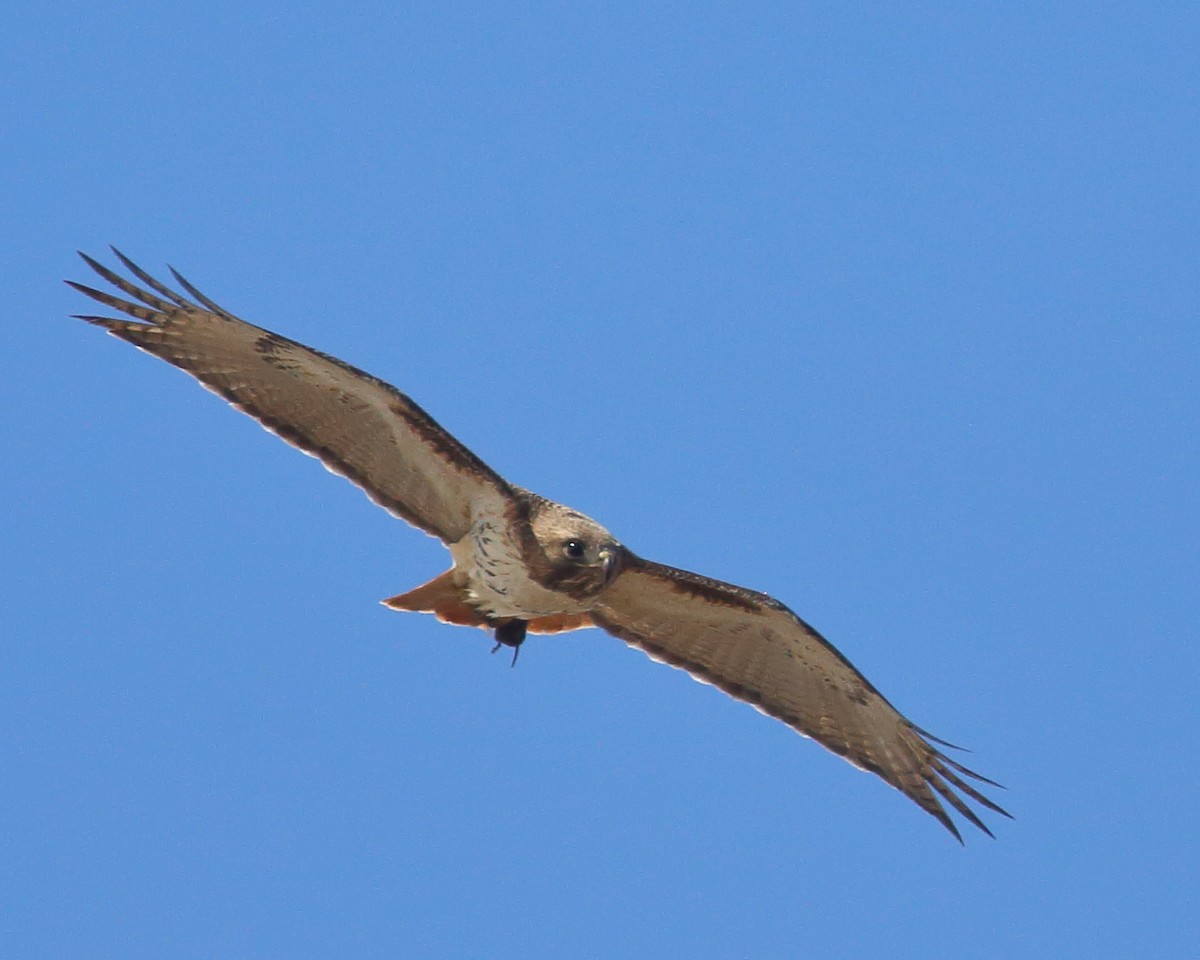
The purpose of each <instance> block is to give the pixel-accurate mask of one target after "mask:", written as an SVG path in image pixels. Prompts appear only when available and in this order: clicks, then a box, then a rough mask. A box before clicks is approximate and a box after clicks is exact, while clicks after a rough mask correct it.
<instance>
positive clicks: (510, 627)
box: [492, 620, 525, 667]
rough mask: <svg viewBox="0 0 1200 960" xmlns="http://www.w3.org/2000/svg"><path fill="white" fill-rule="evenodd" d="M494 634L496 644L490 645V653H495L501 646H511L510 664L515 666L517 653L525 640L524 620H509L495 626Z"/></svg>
mask: <svg viewBox="0 0 1200 960" xmlns="http://www.w3.org/2000/svg"><path fill="white" fill-rule="evenodd" d="M494 636H495V637H496V645H495V646H494V647H492V653H495V652H496V651H497V650H499V649H500V648H501V647H512V648H513V658H512V666H514V667H515V666H516V665H517V654H519V653H520V652H521V644H522V643H524V642H525V621H524V620H509V621H508V623H502V624H500V626H498V627H497V628H496V632H495V634H494Z"/></svg>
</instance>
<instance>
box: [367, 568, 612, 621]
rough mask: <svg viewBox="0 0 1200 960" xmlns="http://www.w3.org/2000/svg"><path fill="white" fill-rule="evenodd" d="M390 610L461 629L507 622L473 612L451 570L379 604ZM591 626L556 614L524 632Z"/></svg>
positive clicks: (581, 618) (583, 618)
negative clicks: (426, 616) (424, 615)
mask: <svg viewBox="0 0 1200 960" xmlns="http://www.w3.org/2000/svg"><path fill="white" fill-rule="evenodd" d="M382 603H383V605H384V606H385V607H391V608H392V609H393V610H411V611H413V612H414V613H432V614H433V615H434V616H435V617H437V618H438V619H439V620H441V621H442V622H443V623H457V624H459V625H460V626H464V627H482V628H483V629H485V630H490V629H492V628H493V627H498V626H501V625H502V624H504V623H506V622H507V621H506V620H489V619H488V618H487V617H485V616H483V614H481V613H479V612H478V611H477V610H475V609H474V608H473V607H472V606H471V605H470V604H468V603H467V601H466V600H465V598H464V597H463V591H462V588H461V587H460V586H459V585H458V584H457V583H455V582H454V568H453V567H451V568H450V569H449V570H447V571H446V572H445V573H439V574H438V575H437V576H436V577H434V578H433V579H432V580H430V581H429V582H428V583H423V584H421V585H420V586H419V587H415V588H414V589H412V590H409V591H408V593H401V594H397V595H396V596H394V597H388V598H387V599H386V600H384V601H382ZM590 626H594V624H593V623H592V618H591V617H590V616H589V615H588V614H586V613H555V614H551V615H549V616H546V617H537V618H535V619H533V620H530V621H529V622H528V624H527V626H526V629H527V630H528V631H529V632H530V633H565V632H566V631H568V630H580V629H582V628H583V627H590Z"/></svg>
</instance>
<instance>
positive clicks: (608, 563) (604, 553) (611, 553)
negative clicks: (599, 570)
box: [599, 547, 621, 584]
mask: <svg viewBox="0 0 1200 960" xmlns="http://www.w3.org/2000/svg"><path fill="white" fill-rule="evenodd" d="M599 556H600V563H601V564H602V565H603V566H604V582H605V583H606V584H609V583H612V582H613V580H614V579H616V576H617V574H618V573H620V572H621V562H620V560H621V555H620V552H619V551H618V550H617V548H616V547H601V549H600V553H599Z"/></svg>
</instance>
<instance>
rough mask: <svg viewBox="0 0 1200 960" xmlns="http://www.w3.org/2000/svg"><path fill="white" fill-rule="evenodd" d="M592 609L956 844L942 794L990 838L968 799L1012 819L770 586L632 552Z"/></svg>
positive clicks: (603, 622)
mask: <svg viewBox="0 0 1200 960" xmlns="http://www.w3.org/2000/svg"><path fill="white" fill-rule="evenodd" d="M591 617H592V620H593V621H594V622H595V624H596V625H597V626H600V627H603V628H604V629H605V630H607V631H608V632H609V633H611V634H613V635H614V636H616V637H619V638H620V639H622V640H624V641H626V642H627V643H629V644H631V645H633V646H635V647H638V648H640V649H642V650H644V651H645V652H646V653H647V654H649V655H650V656H651V657H652V658H654V659H655V660H661V661H663V662H665V663H669V664H671V665H672V666H675V667H681V668H682V669H684V670H686V671H687V672H688V673H690V674H691V675H692V676H694V677H695V678H696V679H698V680H702V681H704V682H706V683H711V684H713V685H714V686H716V687H719V688H720V689H722V690H724V691H725V692H726V693H728V694H729V695H730V696H733V697H736V698H737V699H739V700H745V701H746V702H747V703H750V704H753V705H754V706H755V707H757V708H758V709H759V710H761V711H762V712H763V713H766V714H768V715H769V716H772V717H775V718H777V719H779V720H782V721H783V722H784V723H786V724H787V725H788V726H790V727H792V728H794V729H795V730H797V731H799V732H800V733H802V734H804V736H806V737H811V738H812V739H814V740H816V741H817V742H818V743H820V744H822V745H823V746H825V747H828V748H829V749H830V750H832V751H833V752H834V753H837V754H839V755H841V756H843V757H845V758H846V759H847V760H849V761H850V762H851V763H853V764H855V765H856V766H858V767H861V768H862V769H864V770H869V771H870V772H871V773H875V774H878V775H879V776H880V777H882V778H883V779H884V780H886V781H887V782H888V783H890V784H891V785H892V786H893V787H895V788H896V789H897V790H900V791H901V792H902V793H904V794H905V795H907V796H908V797H911V798H912V799H913V800H914V801H915V802H916V803H917V804H918V805H919V806H920V807H921V808H922V809H923V810H925V811H927V812H928V813H930V814H932V815H933V816H935V817H937V819H938V820H939V821H940V822H941V823H942V824H943V825H944V826H945V827H946V828H947V829H948V830H949V831H950V832H951V833H953V834H954V836H955V837H957V838H958V839H959V841H960V842H961V840H962V837H961V835H960V834H959V832H958V828H957V827H956V826H955V825H954V822H953V821H952V820H951V818H950V816H949V814H948V813H947V812H946V809H945V807H944V806H943V805H942V803H941V802H940V801H939V799H938V798H939V796H940V797H941V799H942V800H944V801H945V802H946V803H948V804H949V805H950V806H952V807H953V808H954V809H955V810H957V811H958V812H959V813H960V814H962V815H963V816H964V817H966V818H967V820H969V821H970V822H971V823H973V824H974V825H975V826H976V827H978V828H979V829H980V830H982V831H983V832H984V833H986V834H988V835H989V836H991V835H992V832H991V831H990V830H989V829H988V828H987V827H986V826H985V825H984V823H983V821H981V820H980V819H979V817H978V816H976V814H975V812H974V811H973V810H971V808H970V807H968V806H967V804H966V803H965V802H964V800H963V797H964V796H965V797H968V798H970V799H971V800H974V801H975V802H976V803H979V804H981V805H982V806H984V807H986V808H987V809H989V810H993V811H995V812H996V813H1000V814H1003V815H1004V816H1006V817H1007V816H1010V815H1009V814H1008V813H1007V812H1006V811H1005V810H1003V809H1001V808H1000V807H999V806H997V805H996V804H995V803H993V802H992V801H991V800H989V799H988V798H987V797H985V796H984V795H983V794H982V793H980V792H979V791H978V790H977V789H976V788H975V787H973V786H971V784H969V783H967V781H966V779H964V778H971V779H974V780H978V781H982V782H983V783H987V784H991V785H992V786H999V784H996V783H994V782H993V781H991V780H988V779H987V778H986V777H981V776H980V775H979V774H977V773H974V772H973V771H971V770H968V769H967V768H966V767H964V766H963V765H962V764H960V763H957V762H956V761H954V760H952V759H950V758H949V757H948V756H946V754H945V753H943V752H942V751H941V750H939V749H938V748H937V746H935V745H934V744H935V743H938V744H941V745H942V746H946V747H949V746H951V744H948V743H945V741H942V740H938V739H937V738H936V737H933V736H931V735H930V734H927V733H925V732H924V731H923V730H921V729H920V728H919V727H916V726H915V725H913V724H912V723H910V722H909V721H908V720H906V719H905V718H904V717H903V716H902V715H901V714H900V713H899V711H897V710H896V708H895V707H893V706H892V705H891V704H890V703H888V702H887V700H885V699H884V697H883V696H882V694H880V693H879V691H878V690H876V689H875V688H874V687H873V686H872V685H871V684H870V682H868V681H867V679H866V678H865V677H864V676H863V675H862V674H861V673H859V672H858V670H856V669H855V668H854V666H853V665H852V664H851V663H850V661H849V660H847V659H846V658H845V657H843V656H842V655H841V654H840V653H839V652H838V651H837V650H836V649H835V648H834V647H833V646H832V645H831V644H830V643H829V642H828V641H826V640H825V639H824V638H823V637H822V636H821V635H820V634H818V633H817V632H816V631H815V630H813V628H812V627H810V626H809V625H808V624H806V623H805V622H804V621H803V620H801V619H800V618H799V617H797V616H796V615H795V614H794V613H792V611H791V610H789V609H788V608H787V607H785V606H784V605H783V604H781V603H780V602H779V601H777V600H775V599H773V598H771V597H768V596H766V595H765V594H761V593H755V592H754V591H751V590H745V589H743V588H742V587H735V586H733V585H732V584H728V583H721V582H720V581H718V580H710V579H709V578H707V577H702V576H699V575H698V574H694V573H688V572H687V571H685V570H677V569H675V568H674V567H666V566H662V565H661V564H657V563H651V562H649V561H646V560H643V559H641V558H640V557H637V556H634V555H632V554H627V555H626V557H625V565H624V568H623V570H622V572H621V574H620V575H619V576H618V577H617V579H616V580H615V581H614V582H613V583H612V585H611V586H610V587H609V588H608V589H607V590H606V591H605V592H604V594H603V595H602V597H601V603H600V605H599V606H598V607H596V608H595V609H593V610H592V611H591ZM960 794H961V795H962V796H960Z"/></svg>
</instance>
